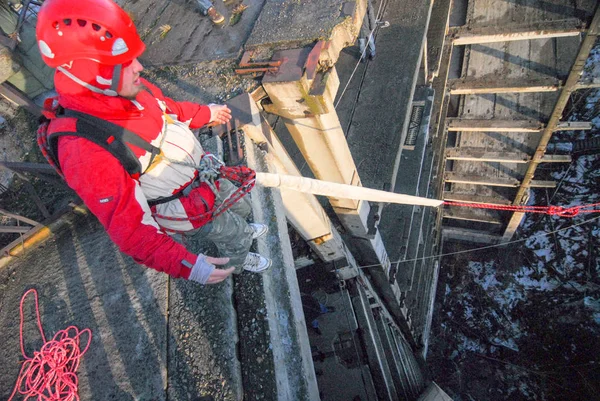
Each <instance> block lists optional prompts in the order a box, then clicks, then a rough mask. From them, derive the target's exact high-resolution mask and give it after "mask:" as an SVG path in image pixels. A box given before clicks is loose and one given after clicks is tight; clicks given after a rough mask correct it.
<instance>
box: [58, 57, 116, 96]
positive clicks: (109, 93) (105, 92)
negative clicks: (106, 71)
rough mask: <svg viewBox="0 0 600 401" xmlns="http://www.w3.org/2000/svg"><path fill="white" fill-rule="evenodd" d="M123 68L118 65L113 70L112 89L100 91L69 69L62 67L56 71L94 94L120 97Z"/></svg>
mask: <svg viewBox="0 0 600 401" xmlns="http://www.w3.org/2000/svg"><path fill="white" fill-rule="evenodd" d="M121 67H122V66H121V64H117V65H116V66H115V68H114V70H113V76H112V80H111V85H110V89H100V88H98V87H96V86H94V85H90V84H88V83H87V82H85V81H82V80H81V79H79V78H77V77H76V76H75V75H73V74H71V72H69V71H68V70H67V69H65V68H64V67H62V66H59V67H56V69H57V70H58V71H60V72H62V73H63V74H65V75H66V76H67V77H69V78H70V79H71V80H73V81H74V82H76V83H78V84H79V85H81V86H83V87H84V88H87V89H89V90H91V91H92V92H95V93H100V94H102V95H106V96H118V95H119V94H118V93H117V90H118V88H119V81H120V80H121ZM115 78H116V79H115Z"/></svg>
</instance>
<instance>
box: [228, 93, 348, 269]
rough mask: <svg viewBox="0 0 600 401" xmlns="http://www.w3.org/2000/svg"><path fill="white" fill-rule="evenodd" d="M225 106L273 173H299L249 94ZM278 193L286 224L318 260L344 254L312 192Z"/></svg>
mask: <svg viewBox="0 0 600 401" xmlns="http://www.w3.org/2000/svg"><path fill="white" fill-rule="evenodd" d="M227 105H228V106H229V108H230V109H231V111H232V115H233V118H234V119H236V120H237V121H238V127H239V128H241V129H242V130H243V131H244V132H245V133H246V134H248V136H249V137H250V138H252V140H253V141H254V142H255V143H257V144H260V145H261V146H262V147H263V148H265V149H266V150H267V153H266V155H265V157H266V158H267V161H268V162H269V164H271V165H272V166H273V167H274V168H275V170H276V172H277V173H279V174H289V175H295V176H301V174H300V171H299V170H298V168H297V167H296V165H295V164H294V162H293V161H292V159H291V157H290V156H289V154H288V153H287V151H286V150H285V148H284V147H283V145H282V144H281V142H280V141H279V138H278V137H277V135H276V134H275V132H274V131H273V130H272V128H271V127H270V126H269V124H268V123H267V121H266V120H265V119H264V118H263V117H262V116H261V115H260V111H259V109H258V106H257V105H256V103H255V102H254V100H253V99H252V98H251V97H250V95H248V94H242V95H239V96H237V97H235V98H233V99H231V100H230V101H228V102H227ZM280 193H281V198H282V199H283V205H284V207H285V212H286V217H287V219H288V220H289V221H290V224H292V226H293V227H294V228H295V229H296V230H297V231H298V233H299V234H300V235H301V236H302V238H303V239H304V240H305V241H306V242H307V243H308V244H309V246H310V247H311V249H312V250H313V251H314V252H315V253H316V254H317V255H318V256H319V258H320V259H321V260H323V261H325V262H329V261H333V260H339V259H342V258H344V257H346V255H345V251H344V248H345V245H344V244H343V241H342V239H341V237H340V235H339V233H338V232H337V230H336V229H335V227H333V225H332V224H331V221H330V220H329V217H327V214H326V213H325V211H324V210H323V207H322V206H321V204H320V203H319V201H318V200H317V198H316V197H315V196H314V195H310V194H305V193H300V192H296V191H291V190H286V189H281V190H280Z"/></svg>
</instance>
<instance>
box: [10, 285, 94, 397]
mask: <svg viewBox="0 0 600 401" xmlns="http://www.w3.org/2000/svg"><path fill="white" fill-rule="evenodd" d="M30 293H33V295H34V297H35V298H34V299H35V312H36V318H37V325H38V329H39V330H40V334H41V336H42V340H43V342H44V345H42V348H41V349H40V350H39V351H35V352H34V353H33V357H31V358H30V357H28V356H27V355H26V354H25V347H24V342H23V321H24V319H23V303H24V302H25V298H26V297H27V295H29V294H30ZM20 315H21V323H20V325H19V329H20V341H21V353H22V354H23V357H24V358H25V361H24V362H23V366H21V371H20V372H19V377H18V378H17V383H16V384H15V388H14V390H13V392H12V394H11V395H10V397H9V399H8V401H11V400H12V399H13V397H14V396H15V394H16V393H17V391H18V392H19V394H22V395H24V396H25V398H24V400H28V399H29V398H37V400H38V401H73V400H77V401H78V400H79V395H78V394H77V386H78V379H77V374H76V371H77V368H78V367H79V362H80V359H81V357H82V356H83V354H85V353H86V351H87V350H88V348H89V346H90V343H91V341H92V332H91V330H90V329H84V330H81V331H80V330H79V329H78V328H77V327H75V326H69V327H67V328H66V329H65V330H60V331H59V332H57V333H56V335H55V336H54V338H53V339H52V340H50V341H46V336H45V335H44V330H43V329H42V321H41V318H40V309H39V305H38V295H37V291H36V290H35V289H30V290H29V291H27V292H26V293H25V294H23V297H22V298H21V305H20ZM70 333H73V336H70V335H69V334H70ZM84 333H87V335H88V339H87V344H86V345H85V348H84V349H83V351H81V349H80V337H81V335H82V334H84Z"/></svg>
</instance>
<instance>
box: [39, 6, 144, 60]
mask: <svg viewBox="0 0 600 401" xmlns="http://www.w3.org/2000/svg"><path fill="white" fill-rule="evenodd" d="M36 36H37V41H38V46H39V48H40V52H41V54H42V58H43V59H44V62H45V63H46V64H48V65H49V66H50V67H53V68H56V67H58V66H60V65H63V64H68V63H69V62H71V61H73V60H78V59H87V60H93V61H96V62H98V63H100V64H104V65H118V64H123V63H127V62H129V61H131V60H133V59H134V58H136V57H138V56H140V55H141V54H142V53H143V52H144V49H145V47H146V46H145V45H144V42H142V40H141V39H140V36H139V35H138V33H137V31H136V29H135V25H134V24H133V21H132V20H131V18H130V17H129V15H127V13H126V12H125V11H123V9H122V8H121V7H119V6H118V5H117V4H116V3H114V2H113V1H112V0H46V1H44V4H43V5H42V7H41V9H40V12H39V14H38V22H37V27H36Z"/></svg>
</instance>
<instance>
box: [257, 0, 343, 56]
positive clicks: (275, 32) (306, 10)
mask: <svg viewBox="0 0 600 401" xmlns="http://www.w3.org/2000/svg"><path fill="white" fill-rule="evenodd" d="M344 3H346V1H345V0H303V1H297V0H266V2H265V5H264V8H263V12H262V13H261V15H260V16H259V18H258V20H257V21H256V25H255V26H254V29H253V30H252V34H251V35H250V37H249V38H248V41H247V43H246V47H247V48H253V47H256V46H266V47H272V48H274V47H284V48H293V47H302V46H303V45H306V44H309V43H312V42H314V41H316V40H319V39H324V38H329V37H330V36H331V31H332V30H333V28H334V27H335V26H336V25H338V24H339V23H341V22H342V21H344V19H345V18H348V16H347V15H345V14H344V13H343V5H344ZM348 3H351V2H348Z"/></svg>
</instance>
